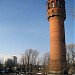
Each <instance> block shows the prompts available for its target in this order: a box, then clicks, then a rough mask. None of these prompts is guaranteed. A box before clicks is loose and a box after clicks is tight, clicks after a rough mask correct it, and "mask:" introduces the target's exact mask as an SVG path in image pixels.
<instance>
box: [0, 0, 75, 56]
mask: <svg viewBox="0 0 75 75" xmlns="http://www.w3.org/2000/svg"><path fill="white" fill-rule="evenodd" d="M46 1H47V0H0V55H13V54H15V55H20V54H22V53H23V52H24V51H25V50H26V49H29V48H32V49H37V50H38V51H39V53H40V54H43V53H45V52H49V49H50V45H49V44H50V43H49V41H50V40H49V38H50V37H49V22H48V21H47V15H46V11H47V10H46ZM74 1H75V0H66V12H67V18H66V20H65V31H66V43H67V44H70V43H75V39H74V37H75V35H74V32H75V29H74V27H75V26H74V23H75V19H74V16H72V15H73V14H74V10H75V8H74Z"/></svg>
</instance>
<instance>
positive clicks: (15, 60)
mask: <svg viewBox="0 0 75 75" xmlns="http://www.w3.org/2000/svg"><path fill="white" fill-rule="evenodd" d="M13 61H14V66H16V65H17V57H16V56H13Z"/></svg>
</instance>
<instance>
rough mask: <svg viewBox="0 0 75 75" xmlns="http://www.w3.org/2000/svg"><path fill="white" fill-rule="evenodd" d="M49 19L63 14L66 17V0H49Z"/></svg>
mask: <svg viewBox="0 0 75 75" xmlns="http://www.w3.org/2000/svg"><path fill="white" fill-rule="evenodd" d="M46 5H47V16H48V20H49V19H50V18H51V17H54V16H62V17H63V18H64V20H65V19H66V11H65V0H48V1H47V3H46Z"/></svg>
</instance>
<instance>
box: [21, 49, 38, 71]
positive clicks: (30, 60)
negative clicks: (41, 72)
mask: <svg viewBox="0 0 75 75" xmlns="http://www.w3.org/2000/svg"><path fill="white" fill-rule="evenodd" d="M37 56H38V51H37V50H32V49H27V50H26V51H25V53H24V54H23V55H22V58H21V61H22V64H23V65H26V67H27V71H28V72H29V71H30V70H32V66H33V65H35V64H36V58H37Z"/></svg>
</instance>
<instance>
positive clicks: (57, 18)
mask: <svg viewBox="0 0 75 75" xmlns="http://www.w3.org/2000/svg"><path fill="white" fill-rule="evenodd" d="M47 16H48V21H49V23H50V73H53V74H59V75H60V74H63V72H64V71H65V70H66V69H67V62H66V47H65V30H64V21H65V19H66V12H65V0H48V1H47Z"/></svg>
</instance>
